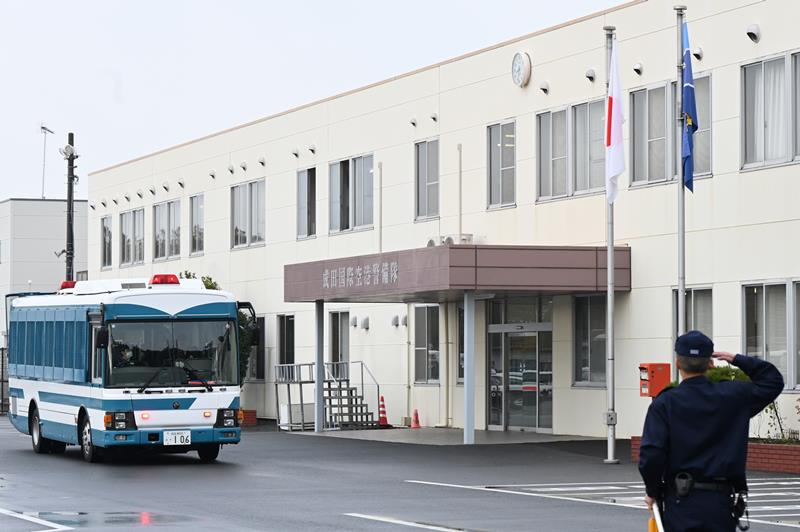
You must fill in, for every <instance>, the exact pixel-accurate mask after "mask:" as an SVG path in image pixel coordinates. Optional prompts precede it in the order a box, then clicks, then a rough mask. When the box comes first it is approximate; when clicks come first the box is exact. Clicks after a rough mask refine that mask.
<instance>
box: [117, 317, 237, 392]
mask: <svg viewBox="0 0 800 532" xmlns="http://www.w3.org/2000/svg"><path fill="white" fill-rule="evenodd" d="M108 331H109V342H108V361H107V364H106V366H107V372H106V375H107V379H106V384H105V385H106V387H113V388H122V387H125V388H128V387H134V388H138V387H143V386H145V385H147V386H148V387H150V386H187V387H188V386H214V385H236V384H237V380H238V368H237V362H236V361H237V350H236V332H235V331H236V328H235V326H234V323H233V322H232V321H229V320H225V321H221V320H220V321H173V322H167V321H164V322H152V321H150V322H128V321H126V322H113V323H111V324H109V327H108Z"/></svg>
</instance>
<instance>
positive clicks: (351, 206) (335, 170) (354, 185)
mask: <svg viewBox="0 0 800 532" xmlns="http://www.w3.org/2000/svg"><path fill="white" fill-rule="evenodd" d="M372 165H373V157H372V155H365V156H363V157H355V158H353V159H346V160H344V161H339V162H335V163H332V164H331V165H330V190H329V194H330V232H332V233H336V232H339V231H347V230H348V229H351V228H354V227H355V228H358V227H367V226H370V225H372V210H373V205H372V204H373V201H372V190H373V187H372V175H373V168H372Z"/></svg>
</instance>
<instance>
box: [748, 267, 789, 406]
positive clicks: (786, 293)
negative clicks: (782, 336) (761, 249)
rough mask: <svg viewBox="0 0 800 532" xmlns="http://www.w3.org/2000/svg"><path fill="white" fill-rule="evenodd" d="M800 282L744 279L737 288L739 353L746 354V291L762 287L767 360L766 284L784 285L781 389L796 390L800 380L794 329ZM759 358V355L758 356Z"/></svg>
mask: <svg viewBox="0 0 800 532" xmlns="http://www.w3.org/2000/svg"><path fill="white" fill-rule="evenodd" d="M798 283H800V280H798V279H765V280H758V281H746V282H742V283H741V284H740V288H739V297H740V312H741V331H742V333H741V344H740V348H741V351H740V352H741V353H742V354H744V355H747V297H746V291H747V289H748V288H754V287H758V288H761V289H762V295H761V297H762V307H763V309H762V320H763V323H764V325H763V327H764V357H763V359H764V360H768V359H767V358H766V355H767V338H766V327H767V322H766V312H767V305H766V297H767V287H768V286H783V287H784V297H785V298H786V300H785V305H786V317H785V321H786V323H785V327H786V375H784V386H783V391H791V390H797V389H798V388H800V382H799V380H800V379H798V375H797V371H798V367H800V360H798V358H800V354H798V353H797V348H798V346H797V345H796V337H797V335H798V332H797V331H796V330H795V325H796V324H795V323H794V321H795V312H796V309H795V306H794V305H796V304H797V303H798V302H797V301H796V298H795V297H794V296H795V291H796V290H797V287H796V286H797V284H798ZM759 358H761V357H759Z"/></svg>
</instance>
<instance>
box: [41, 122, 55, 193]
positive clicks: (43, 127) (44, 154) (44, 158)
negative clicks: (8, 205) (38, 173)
mask: <svg viewBox="0 0 800 532" xmlns="http://www.w3.org/2000/svg"><path fill="white" fill-rule="evenodd" d="M39 130H40V131H41V132H42V137H44V142H43V146H42V199H44V176H45V173H44V168H45V164H46V163H47V134H48V133H50V134H51V135H52V134H53V130H52V129H50V128H48V127H47V126H46V125H44V122H42V123H41V124H39Z"/></svg>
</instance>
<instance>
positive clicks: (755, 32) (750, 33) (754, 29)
mask: <svg viewBox="0 0 800 532" xmlns="http://www.w3.org/2000/svg"><path fill="white" fill-rule="evenodd" d="M747 37H748V38H749V39H750V40H751V41H753V42H758V41H760V40H761V28H759V27H758V24H750V25H749V26H747Z"/></svg>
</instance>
